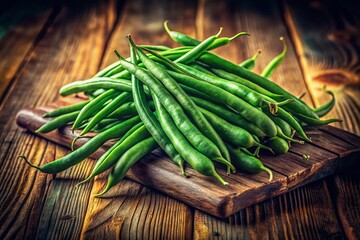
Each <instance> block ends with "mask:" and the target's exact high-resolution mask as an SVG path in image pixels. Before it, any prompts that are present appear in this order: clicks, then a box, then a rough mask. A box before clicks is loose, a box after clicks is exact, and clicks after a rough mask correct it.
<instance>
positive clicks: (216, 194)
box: [17, 99, 360, 217]
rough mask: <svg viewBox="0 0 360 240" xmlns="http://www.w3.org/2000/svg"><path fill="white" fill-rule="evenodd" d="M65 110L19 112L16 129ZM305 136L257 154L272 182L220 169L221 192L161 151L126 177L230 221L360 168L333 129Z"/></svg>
mask: <svg viewBox="0 0 360 240" xmlns="http://www.w3.org/2000/svg"><path fill="white" fill-rule="evenodd" d="M68 101H69V100H68ZM70 102H73V99H71V100H70ZM64 104H67V103H66V102H60V101H59V102H55V103H53V104H51V105H49V106H46V107H41V108H38V109H25V110H22V111H20V112H19V113H18V115H17V123H18V125H19V126H21V127H23V128H25V129H27V130H29V131H31V132H34V131H35V130H36V129H37V128H39V127H40V126H41V125H43V124H44V123H46V121H48V119H44V118H42V117H41V115H42V114H43V113H45V112H47V111H50V110H52V109H54V108H56V107H59V106H61V105H64ZM75 134H76V133H75ZM307 134H308V135H309V136H310V137H311V139H312V140H313V143H311V144H309V143H306V144H305V145H300V144H293V145H292V148H291V150H290V152H289V153H286V154H282V155H279V156H273V155H268V154H265V153H263V154H261V157H260V159H261V160H262V161H263V163H264V164H265V165H266V166H267V167H269V168H270V169H272V171H273V173H274V178H273V180H272V181H271V182H269V180H268V175H267V174H266V173H259V174H246V173H243V172H241V171H239V172H237V173H236V174H230V175H227V174H226V171H225V169H219V174H220V175H221V176H222V177H223V178H224V179H225V180H226V181H227V182H228V183H229V185H228V186H222V185H221V184H220V183H218V182H217V181H216V180H215V179H213V178H211V177H206V176H202V175H201V174H198V173H197V172H195V171H194V170H193V169H192V168H190V167H186V174H187V177H184V176H182V175H181V174H180V171H179V168H178V166H176V165H174V164H173V163H171V162H170V160H169V159H168V157H167V156H166V154H165V153H164V152H163V151H162V150H161V149H157V150H155V151H153V152H152V153H151V154H149V155H148V156H146V157H145V158H144V159H142V160H141V161H139V162H138V163H137V164H136V165H135V166H133V168H132V169H131V170H130V171H129V173H128V174H127V177H128V178H129V179H131V180H133V181H136V182H139V183H141V184H143V185H146V186H147V187H150V188H152V189H156V190H158V191H160V192H163V193H165V194H168V195H170V196H172V197H173V198H175V199H178V200H180V201H182V202H185V203H187V204H189V205H191V206H193V207H195V208H197V209H200V210H202V211H204V212H207V213H209V214H212V215H215V216H217V217H228V216H230V215H231V214H233V213H235V212H238V211H240V210H241V209H243V208H245V207H248V206H250V205H252V204H255V203H258V202H261V201H263V200H266V199H268V198H271V197H274V196H278V195H280V194H282V193H284V192H287V191H290V190H291V189H294V188H296V187H299V186H302V185H304V184H307V183H309V182H312V181H315V180H318V179H320V178H323V177H325V176H327V175H330V174H333V173H334V172H336V171H338V170H341V169H342V168H345V167H350V166H355V165H357V166H359V165H360V164H359V163H360V159H359V158H360V137H358V136H356V135H354V134H351V133H349V132H346V131H343V130H341V129H338V128H334V127H331V126H325V127H320V128H316V129H315V128H312V129H308V130H307ZM40 136H41V137H44V138H46V139H48V140H51V141H53V142H55V143H58V144H61V145H63V146H66V147H69V146H70V143H71V140H72V139H73V138H74V137H75V135H74V134H73V133H72V132H71V130H70V127H64V128H62V129H59V130H56V131H53V132H51V133H48V134H41V135H40ZM85 142H86V139H85V138H82V139H79V141H77V147H79V146H80V145H82V144H84V143H85ZM106 149H107V146H104V147H103V148H101V149H99V150H98V151H96V152H95V153H94V154H92V155H91V156H90V157H92V158H95V159H96V158H98V157H99V156H101V154H102V153H104V151H106ZM303 154H306V155H309V156H310V159H308V160H304V159H303V158H302V155H303ZM120 184H121V183H120Z"/></svg>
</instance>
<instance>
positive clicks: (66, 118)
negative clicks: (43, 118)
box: [35, 111, 80, 133]
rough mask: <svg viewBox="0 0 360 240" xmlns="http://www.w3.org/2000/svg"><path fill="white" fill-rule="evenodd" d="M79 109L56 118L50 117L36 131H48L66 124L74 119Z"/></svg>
mask: <svg viewBox="0 0 360 240" xmlns="http://www.w3.org/2000/svg"><path fill="white" fill-rule="evenodd" d="M79 113H80V111H75V112H71V113H66V114H63V115H61V116H58V117H56V118H53V119H51V120H50V121H49V122H47V123H45V124H44V125H42V126H41V127H40V128H39V129H37V130H36V131H35V132H36V133H48V132H51V131H53V130H55V129H57V128H60V127H63V126H65V125H66V124H68V123H70V122H73V121H75V119H76V117H77V116H78V114H79Z"/></svg>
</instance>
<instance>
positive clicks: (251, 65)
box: [239, 49, 261, 71]
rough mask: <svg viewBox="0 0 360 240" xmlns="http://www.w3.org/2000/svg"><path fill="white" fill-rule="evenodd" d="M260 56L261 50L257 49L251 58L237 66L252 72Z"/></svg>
mask: <svg viewBox="0 0 360 240" xmlns="http://www.w3.org/2000/svg"><path fill="white" fill-rule="evenodd" d="M260 54H261V50H260V49H259V50H258V52H257V53H256V54H255V55H254V56H253V57H252V58H249V59H246V60H245V61H243V62H242V63H240V64H239V66H240V67H243V68H245V69H247V70H249V71H250V70H252V69H253V68H254V67H255V61H256V59H257V58H258V57H259V56H260Z"/></svg>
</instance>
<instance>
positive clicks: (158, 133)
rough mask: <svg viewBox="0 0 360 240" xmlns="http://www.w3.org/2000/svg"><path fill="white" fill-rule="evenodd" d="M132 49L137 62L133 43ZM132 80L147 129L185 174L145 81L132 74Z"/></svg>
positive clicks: (132, 54)
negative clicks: (148, 99) (149, 101)
mask: <svg viewBox="0 0 360 240" xmlns="http://www.w3.org/2000/svg"><path fill="white" fill-rule="evenodd" d="M130 49H131V51H130V52H131V59H132V62H133V63H134V64H136V63H137V59H136V53H135V51H136V50H135V47H134V46H133V45H131V46H130ZM144 62H146V61H144ZM131 81H132V94H133V98H134V103H135V107H136V110H137V112H138V114H139V116H140V118H141V120H142V122H143V123H144V125H145V127H146V128H147V130H148V131H149V132H150V134H151V136H153V138H154V139H155V141H156V142H157V143H158V144H159V146H160V147H161V148H162V149H163V150H164V151H165V152H166V153H167V154H168V156H169V157H170V158H171V160H172V161H173V162H174V163H175V164H177V165H179V167H180V170H181V173H182V174H183V175H185V172H184V159H183V158H182V157H181V156H180V154H179V153H178V152H177V151H176V150H175V148H174V146H173V145H172V143H171V142H170V140H169V138H168V137H167V135H166V134H165V132H164V130H163V129H162V128H161V125H160V123H159V121H158V120H157V118H156V117H155V115H154V114H153V112H152V110H151V109H150V105H149V103H148V101H147V100H146V94H145V90H144V85H143V83H142V82H140V81H139V80H138V79H136V77H135V75H132V79H131Z"/></svg>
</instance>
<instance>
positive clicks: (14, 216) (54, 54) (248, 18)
mask: <svg viewBox="0 0 360 240" xmlns="http://www.w3.org/2000/svg"><path fill="white" fill-rule="evenodd" d="M6 2H10V3H12V1H4V3H1V5H0V6H1V11H0V15H1V17H3V16H7V14H8V13H7V12H6V10H7V9H14V8H13V7H8V6H7V5H6ZM15 2H16V1H15ZM355 2H356V1H346V2H344V1H306V2H304V1H302V2H298V1H291V2H282V1H279V2H271V3H270V1H269V2H268V3H266V2H264V1H262V2H261V4H260V3H251V1H242V2H241V4H240V3H237V1H211V0H199V1H198V2H196V1H144V0H143V1H141V0H136V1H115V0H108V1H91V2H86V3H85V2H76V1H72V2H70V1H68V2H56V4H55V5H51V4H50V5H47V7H46V8H44V9H43V10H42V11H40V12H39V11H33V12H32V14H27V15H25V16H23V18H22V19H21V20H19V21H17V22H16V23H14V24H13V25H12V26H11V27H10V28H9V29H8V31H7V32H6V34H5V35H4V36H2V38H1V39H0V41H1V43H0V57H1V62H0V83H1V86H0V97H1V102H0V137H1V138H0V139H1V146H0V167H1V169H2V170H1V171H0V182H1V184H0V193H1V194H0V206H1V211H0V226H1V227H0V239H22V238H30V239H31V238H35V237H37V238H40V239H43V238H51V239H57V238H58V239H64V238H65V239H68V238H75V239H77V238H83V239H99V238H100V239H101V238H107V239H114V238H119V239H134V238H140V239H142V238H146V239H160V238H163V239H189V238H195V239H209V238H210V239H219V238H221V239H230V238H239V239H243V238H246V239H249V238H265V239H284V238H288V239H324V238H349V239H358V238H360V218H359V216H360V202H359V196H360V187H359V186H360V178H359V174H358V171H356V170H357V169H356V168H354V169H350V170H349V169H344V170H343V171H342V172H341V173H336V174H334V175H332V176H329V177H327V178H325V179H324V180H320V181H316V182H313V183H311V184H308V185H306V186H303V187H301V188H297V189H295V190H293V191H291V192H289V193H286V194H283V195H281V196H279V197H274V198H271V199H269V200H266V201H263V202H261V203H259V204H256V205H253V206H250V207H248V208H246V209H244V210H242V211H240V212H238V213H236V214H234V215H232V216H230V217H228V218H216V217H213V216H211V215H208V214H205V213H203V212H202V211H198V210H195V209H193V208H192V207H190V206H189V205H186V204H184V203H181V202H179V201H176V200H174V199H173V198H170V197H168V196H166V195H164V194H161V193H159V192H157V191H153V190H150V189H148V188H146V187H143V186H142V185H139V184H137V183H134V182H132V181H128V180H125V181H123V182H122V183H121V184H119V185H118V186H117V187H116V189H114V193H115V192H116V197H113V198H109V199H105V200H99V199H94V198H91V195H92V194H94V193H96V192H98V191H99V190H100V189H102V188H103V187H104V185H105V183H106V179H104V178H103V177H102V176H100V177H99V178H97V179H96V181H94V182H93V183H91V184H87V185H83V186H81V187H79V188H74V187H73V186H74V185H75V183H76V182H77V181H78V179H82V178H83V177H84V176H86V175H87V174H88V173H89V171H90V169H91V166H92V164H93V161H92V160H91V159H88V160H86V161H85V162H84V163H82V164H80V165H79V166H76V167H74V168H73V169H71V170H69V171H66V172H64V173H62V174H58V175H56V176H47V175H45V174H42V173H39V172H38V171H36V170H34V169H30V168H29V167H28V166H26V165H24V164H23V162H21V161H18V160H17V156H19V155H22V154H26V155H27V156H29V157H30V158H31V159H32V160H33V161H34V163H35V164H43V163H45V162H49V161H53V160H54V159H56V158H58V157H61V156H63V155H65V154H66V153H67V152H68V150H66V149H65V148H63V147H61V146H59V145H56V144H53V143H51V142H49V141H46V140H44V139H42V138H39V137H36V136H35V135H33V134H31V133H29V132H26V131H24V130H23V129H20V128H19V127H18V126H17V125H16V123H15V117H16V114H17V112H18V111H19V110H20V109H23V108H35V107H39V106H44V105H47V104H49V103H51V102H54V101H56V100H59V99H60V97H59V95H58V94H56V93H57V92H58V90H59V88H60V87H61V86H62V85H63V84H65V83H69V82H71V81H74V80H77V79H84V78H87V77H90V76H91V75H92V74H94V73H95V72H97V71H98V70H99V69H100V68H101V67H103V66H106V65H107V64H109V63H111V62H113V61H114V60H115V58H114V56H113V55H112V50H113V49H114V48H117V49H118V50H119V51H120V53H122V54H124V55H128V50H127V45H126V44H125V43H126V41H125V39H124V36H125V35H126V34H128V33H132V34H133V36H134V38H136V39H139V40H137V41H138V42H142V43H152V44H155V43H156V44H166V45H170V46H174V43H172V42H171V41H170V40H169V38H167V36H166V34H165V33H164V31H163V29H162V22H163V21H164V20H165V19H168V20H169V21H170V22H169V24H170V26H171V27H172V28H174V29H178V30H181V31H183V32H185V33H187V34H189V35H192V36H194V37H198V38H200V39H203V38H205V37H206V36H209V35H210V34H213V32H215V31H217V30H218V28H219V27H220V26H223V27H224V34H226V35H232V34H234V33H236V32H237V31H243V30H246V31H248V32H250V33H251V34H252V36H251V37H250V38H239V39H237V40H236V41H235V42H234V43H233V44H232V45H231V46H227V47H224V48H223V49H222V50H219V51H218V53H219V54H221V55H223V56H225V57H228V58H229V59H231V60H233V61H239V62H240V61H241V60H242V59H244V58H247V57H250V56H252V55H253V54H254V53H255V52H256V51H257V49H259V48H261V49H262V50H263V54H262V55H261V56H260V58H259V60H258V63H257V66H256V68H255V71H257V72H260V71H261V69H262V68H263V67H264V66H265V65H266V63H267V62H268V61H269V60H270V59H271V58H272V57H273V56H275V55H276V54H277V53H279V52H280V51H281V44H280V42H279V41H278V38H279V37H280V36H284V37H285V39H286V41H287V42H288V45H289V53H288V55H287V58H286V60H285V61H284V63H283V64H282V66H281V67H280V68H279V69H278V70H277V71H276V72H275V75H274V77H273V80H274V81H276V82H277V83H278V84H280V85H281V86H283V87H284V88H286V89H287V90H289V91H291V92H293V93H294V94H298V95H300V94H302V93H303V92H305V93H306V95H305V98H304V99H305V101H306V102H307V103H309V104H312V105H314V106H319V105H321V104H322V103H324V102H326V101H327V100H328V96H326V95H324V94H323V92H322V91H321V90H319V89H321V88H322V85H324V84H326V85H327V88H329V89H332V90H334V91H335V93H336V97H337V100H338V101H337V102H338V105H337V107H336V108H335V109H334V110H333V111H332V112H331V114H330V115H329V117H340V118H342V119H343V122H342V123H341V124H339V125H337V126H339V127H341V128H343V129H345V130H348V131H351V132H353V133H355V134H357V135H359V134H360V124H359V119H360V117H359V98H358V96H359V69H360V68H359V61H358V59H359V45H360V44H359V41H360V40H359V37H360V33H359V29H360V18H359V14H358V8H357V7H356V4H355ZM37 3H38V2H36V3H34V4H37ZM4 4H5V5H4ZM25 7H29V4H25ZM15 9H16V8H15ZM30 12H31V11H30ZM1 19H3V18H1ZM5 24H6V22H4V21H1V22H0V25H5ZM1 27H3V26H1ZM320 131H325V130H323V129H321V130H320ZM314 134H315V135H316V133H314ZM330 134H331V135H332V136H333V137H335V138H337V137H341V136H340V135H339V134H338V133H337V132H336V131H332V132H330ZM313 137H314V136H313ZM317 143H318V144H319V146H321V145H323V144H326V139H319V141H318V142H317ZM348 144H350V145H353V146H359V142H356V138H354V139H348ZM341 148H346V146H339V147H338V149H334V151H333V154H337V153H339V152H338V150H339V149H341ZM297 151H298V152H297ZM297 151H295V149H294V151H293V152H292V153H291V154H293V155H296V156H298V154H299V153H301V149H297ZM319 157H320V153H319ZM349 160H350V161H356V159H349ZM327 167H331V166H327Z"/></svg>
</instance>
